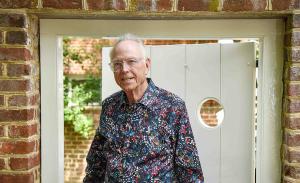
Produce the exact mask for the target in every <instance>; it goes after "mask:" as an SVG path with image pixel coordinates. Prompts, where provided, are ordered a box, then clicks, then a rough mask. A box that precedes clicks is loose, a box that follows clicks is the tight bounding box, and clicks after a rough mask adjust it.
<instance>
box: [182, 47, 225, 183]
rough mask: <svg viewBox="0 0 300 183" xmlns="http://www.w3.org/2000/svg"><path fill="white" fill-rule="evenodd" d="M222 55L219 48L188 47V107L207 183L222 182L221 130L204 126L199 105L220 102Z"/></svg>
mask: <svg viewBox="0 0 300 183" xmlns="http://www.w3.org/2000/svg"><path fill="white" fill-rule="evenodd" d="M219 53H220V45H219V44H201V45H186V55H187V60H186V63H187V66H188V67H187V72H186V73H187V75H186V77H187V80H186V87H187V98H186V105H187V109H188V113H189V117H190V121H191V125H192V128H193V133H194V137H195V141H196V145H197V149H198V153H199V157H200V160H201V165H202V169H203V173H204V176H205V181H206V182H219V181H220V177H219V174H220V170H219V168H218V167H219V165H220V129H209V128H206V127H204V126H203V125H201V124H200V122H199V120H198V115H199V111H198V105H199V104H200V103H201V101H203V100H204V99H205V98H207V97H214V98H220V54H219ZM208 175H211V176H208Z"/></svg>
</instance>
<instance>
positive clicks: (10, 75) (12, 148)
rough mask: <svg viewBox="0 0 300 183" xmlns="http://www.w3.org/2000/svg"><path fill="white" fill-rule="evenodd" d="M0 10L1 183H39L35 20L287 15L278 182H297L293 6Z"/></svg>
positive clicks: (182, 0)
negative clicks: (280, 158)
mask: <svg viewBox="0 0 300 183" xmlns="http://www.w3.org/2000/svg"><path fill="white" fill-rule="evenodd" d="M0 8H1V12H0V147H1V148H0V182H7V183H10V182H14V183H18V182H22V183H28V182H39V181H40V177H39V167H40V160H39V149H40V148H39V147H40V146H39V142H40V127H39V126H40V120H39V116H40V107H39V96H40V93H39V58H38V36H39V34H38V33H37V27H38V21H37V18H38V17H39V16H41V17H47V18H55V17H60V18H68V17H85V18H89V17H90V18H95V17H97V16H94V15H99V16H98V17H103V16H105V17H107V16H112V17H121V16H124V18H125V19H126V18H131V17H136V18H139V17H144V18H145V17H147V15H148V13H151V14H150V15H151V17H150V18H163V17H165V16H167V17H172V16H174V18H181V16H183V17H191V18H197V17H198V18H199V17H202V18H203V17H207V18H211V17H213V18H215V17H217V18H223V17H224V15H225V17H230V16H233V17H242V18H243V17H259V16H263V17H266V16H267V17H272V16H275V17H278V16H285V17H288V16H290V18H289V24H290V25H291V26H290V27H288V28H287V36H286V46H287V47H286V49H285V53H286V54H285V55H286V58H285V61H286V64H285V77H284V78H283V80H284V84H285V88H284V91H285V93H284V105H283V114H284V115H283V128H284V131H285V135H284V137H283V143H284V144H283V152H284V153H283V156H282V157H283V172H282V176H283V182H289V183H292V182H299V181H300V170H299V167H300V164H299V161H300V150H299V140H298V139H299V131H300V124H299V123H300V117H299V111H300V102H299V101H300V100H299V97H300V91H299V90H300V86H299V83H300V82H299V79H300V77H299V71H300V66H299V63H298V62H299V60H300V54H299V53H300V52H299V43H300V40H299V37H300V36H299V28H300V26H299V22H300V21H299V15H297V14H300V13H299V8H300V2H299V0H243V1H241V0H197V1H196V0H153V1H150V0H109V1H108V0H107V1H104V0H64V1H61V0H0ZM66 9H68V10H66ZM70 9H72V11H70ZM295 9H296V10H298V11H293V10H295ZM109 10H114V11H109ZM244 11H247V12H244ZM271 11H273V12H272V13H270V12H271ZM279 11H280V12H279ZM228 12H234V13H228ZM147 18H148V17H147ZM16 159H17V160H18V161H16Z"/></svg>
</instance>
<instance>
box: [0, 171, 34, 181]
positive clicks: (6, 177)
mask: <svg viewBox="0 0 300 183" xmlns="http://www.w3.org/2000/svg"><path fill="white" fill-rule="evenodd" d="M0 182H5V183H32V182H34V175H33V173H18V174H7V173H4V174H0Z"/></svg>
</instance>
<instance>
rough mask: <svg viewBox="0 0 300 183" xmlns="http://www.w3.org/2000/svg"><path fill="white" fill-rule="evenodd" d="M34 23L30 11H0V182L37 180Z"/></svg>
mask: <svg viewBox="0 0 300 183" xmlns="http://www.w3.org/2000/svg"><path fill="white" fill-rule="evenodd" d="M2 2H3V1H1V2H0V4H1V3H2ZM37 24H38V19H37V17H36V16H34V15H30V16H27V15H24V14H1V15H0V182H5V183H10V182H14V183H15V182H20V183H21V182H22V183H26V182H38V181H39V180H40V173H39V172H40V117H39V116H40V108H39V107H40V106H39V105H40V99H39V96H40V95H39V58H38V46H37V45H38V33H37V31H38V30H37Z"/></svg>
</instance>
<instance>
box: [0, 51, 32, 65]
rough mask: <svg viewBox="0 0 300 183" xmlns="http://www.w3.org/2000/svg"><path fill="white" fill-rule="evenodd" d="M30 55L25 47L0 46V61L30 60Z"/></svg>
mask: <svg viewBox="0 0 300 183" xmlns="http://www.w3.org/2000/svg"><path fill="white" fill-rule="evenodd" d="M31 59H32V55H31V53H30V51H29V50H28V49H26V48H0V62H1V60H9V61H11V60H13V61H14V60H16V61H18V60H25V61H27V60H31Z"/></svg>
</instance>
